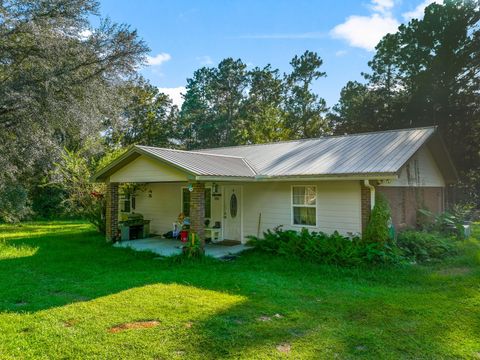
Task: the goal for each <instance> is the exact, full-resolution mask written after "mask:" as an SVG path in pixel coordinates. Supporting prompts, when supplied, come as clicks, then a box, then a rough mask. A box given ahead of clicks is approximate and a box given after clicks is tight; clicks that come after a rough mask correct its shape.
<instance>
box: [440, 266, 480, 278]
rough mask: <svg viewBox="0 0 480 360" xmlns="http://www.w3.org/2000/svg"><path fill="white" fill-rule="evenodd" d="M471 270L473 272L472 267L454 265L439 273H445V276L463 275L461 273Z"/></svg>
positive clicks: (467, 272)
mask: <svg viewBox="0 0 480 360" xmlns="http://www.w3.org/2000/svg"><path fill="white" fill-rule="evenodd" d="M471 272H472V269H470V268H468V267H453V268H447V269H442V270H440V271H438V272H437V273H438V274H439V275H444V276H461V275H466V274H469V273H471Z"/></svg>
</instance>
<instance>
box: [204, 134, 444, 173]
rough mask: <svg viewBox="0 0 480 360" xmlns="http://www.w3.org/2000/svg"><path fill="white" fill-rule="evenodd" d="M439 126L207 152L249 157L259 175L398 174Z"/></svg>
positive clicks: (227, 148)
mask: <svg viewBox="0 0 480 360" xmlns="http://www.w3.org/2000/svg"><path fill="white" fill-rule="evenodd" d="M434 132H435V127H426V128H416V129H405V130H391V131H382V132H374V133H364V134H353V135H344V136H328V137H321V138H317V139H306V140H295V141H286V142H278V143H269V144H259V145H246V146H232V147H224V148H216V149H204V150H201V151H202V152H203V153H211V154H222V155H233V156H239V157H243V158H245V159H246V160H247V161H248V163H249V164H250V165H251V166H252V167H253V168H254V170H255V172H256V173H257V175H259V176H295V175H297V176H303V175H353V174H382V173H396V172H398V171H399V170H400V168H401V167H402V166H403V165H404V164H405V163H406V162H407V161H408V160H409V159H410V158H411V157H412V156H413V154H414V153H415V152H416V151H417V150H418V149H419V148H420V147H421V146H422V145H423V144H424V143H425V142H426V141H427V140H428V139H429V138H430V136H431V135H432V134H433V133H434Z"/></svg>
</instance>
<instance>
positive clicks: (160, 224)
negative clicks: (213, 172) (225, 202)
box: [133, 183, 222, 235]
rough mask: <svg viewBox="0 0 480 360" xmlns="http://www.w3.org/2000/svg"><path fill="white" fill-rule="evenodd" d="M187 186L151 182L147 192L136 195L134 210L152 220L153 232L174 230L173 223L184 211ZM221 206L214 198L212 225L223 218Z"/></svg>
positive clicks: (183, 184)
mask: <svg viewBox="0 0 480 360" xmlns="http://www.w3.org/2000/svg"><path fill="white" fill-rule="evenodd" d="M185 186H187V183H172V184H149V185H148V186H147V190H146V191H145V192H140V193H139V194H138V195H137V196H136V206H135V210H133V211H134V212H136V213H140V214H142V215H143V216H144V218H145V219H146V220H151V222H150V231H151V232H152V233H153V234H158V235H161V234H165V233H166V232H168V231H170V230H172V227H173V223H174V222H175V221H176V220H177V218H178V215H179V214H180V213H181V211H182V208H181V207H182V201H181V200H182V188H183V187H185ZM207 186H209V185H208V184H207ZM150 190H151V195H152V197H150ZM221 207H222V204H221V200H220V199H219V200H215V199H212V218H211V224H212V225H213V224H214V223H215V221H221V220H222V209H221Z"/></svg>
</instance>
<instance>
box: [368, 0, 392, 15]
mask: <svg viewBox="0 0 480 360" xmlns="http://www.w3.org/2000/svg"><path fill="white" fill-rule="evenodd" d="M394 5H395V2H394V1H393V0H372V3H371V5H370V8H371V9H372V10H373V11H374V12H377V13H382V14H390V11H391V10H392V8H393V6H394Z"/></svg>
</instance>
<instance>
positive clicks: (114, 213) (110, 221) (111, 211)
mask: <svg viewBox="0 0 480 360" xmlns="http://www.w3.org/2000/svg"><path fill="white" fill-rule="evenodd" d="M105 200H106V204H105V205H106V206H105V207H106V214H105V217H106V219H105V220H106V227H105V236H106V239H107V242H112V241H114V240H115V239H116V237H117V234H118V184H117V183H108V184H107V194H106V199H105Z"/></svg>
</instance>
